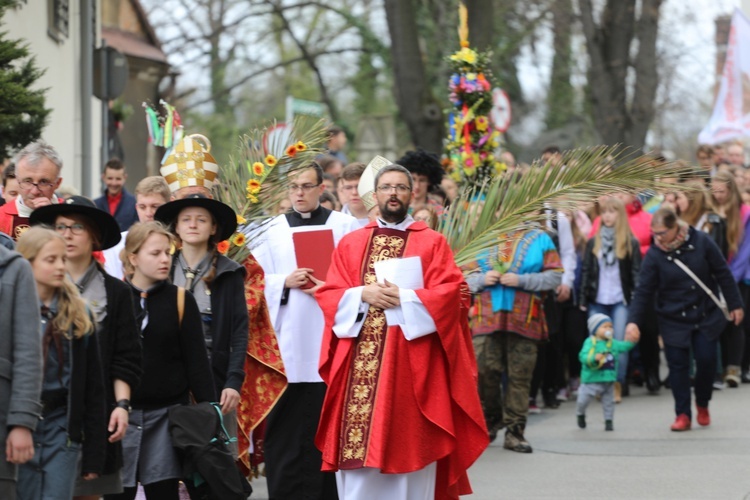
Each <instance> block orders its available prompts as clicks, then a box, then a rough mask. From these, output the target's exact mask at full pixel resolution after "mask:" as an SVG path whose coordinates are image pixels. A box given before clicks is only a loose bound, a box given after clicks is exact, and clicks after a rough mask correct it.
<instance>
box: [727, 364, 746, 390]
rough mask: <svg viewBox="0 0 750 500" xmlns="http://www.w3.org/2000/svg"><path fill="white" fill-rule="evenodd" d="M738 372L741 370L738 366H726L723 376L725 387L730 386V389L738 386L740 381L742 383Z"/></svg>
mask: <svg viewBox="0 0 750 500" xmlns="http://www.w3.org/2000/svg"><path fill="white" fill-rule="evenodd" d="M740 374H741V370H740V367H739V366H734V365H729V366H727V374H726V375H725V376H724V383H726V384H727V387H730V388H732V389H736V388H738V387H739V386H740V383H742V380H741V378H740Z"/></svg>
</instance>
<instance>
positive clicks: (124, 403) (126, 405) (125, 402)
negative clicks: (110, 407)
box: [115, 399, 133, 413]
mask: <svg viewBox="0 0 750 500" xmlns="http://www.w3.org/2000/svg"><path fill="white" fill-rule="evenodd" d="M115 408H122V409H123V410H125V411H127V412H128V413H130V412H131V411H133V407H132V406H130V400H129V399H121V400H119V401H118V402H117V403H115Z"/></svg>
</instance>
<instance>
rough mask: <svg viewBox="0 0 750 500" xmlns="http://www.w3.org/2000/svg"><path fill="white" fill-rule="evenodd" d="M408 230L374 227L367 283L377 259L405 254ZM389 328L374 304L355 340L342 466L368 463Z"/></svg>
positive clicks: (365, 270)
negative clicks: (381, 368)
mask: <svg viewBox="0 0 750 500" xmlns="http://www.w3.org/2000/svg"><path fill="white" fill-rule="evenodd" d="M408 234H409V233H408V232H405V231H398V230H394V229H386V228H377V229H375V230H374V231H373V233H372V236H370V242H369V244H368V249H367V254H366V256H365V260H364V262H363V265H362V270H361V272H362V283H363V284H365V285H370V284H372V283H375V281H376V278H375V263H376V262H379V261H381V260H388V259H394V258H398V257H401V256H402V255H403V253H404V248H405V247H406V240H407V238H408ZM387 329H388V326H387V324H386V321H385V312H383V310H382V309H378V308H376V307H373V306H370V309H369V310H368V311H367V317H366V318H365V322H364V325H363V326H362V330H361V331H360V333H359V336H358V337H357V338H356V339H355V341H354V356H353V360H352V367H351V370H350V371H349V380H348V382H347V385H346V396H345V398H344V408H343V412H342V425H341V436H340V437H339V440H340V446H339V449H340V450H341V452H340V457H339V468H340V469H359V468H362V467H364V466H365V461H366V459H367V450H368V445H369V443H370V432H371V430H372V416H373V411H374V409H375V396H376V395H377V389H378V380H379V378H380V367H381V364H382V361H383V353H384V352H385V343H386V330H387Z"/></svg>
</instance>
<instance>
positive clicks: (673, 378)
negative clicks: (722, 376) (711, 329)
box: [664, 331, 718, 416]
mask: <svg viewBox="0 0 750 500" xmlns="http://www.w3.org/2000/svg"><path fill="white" fill-rule="evenodd" d="M690 341H691V345H692V354H693V357H694V358H695V404H696V405H697V406H702V407H708V402H709V401H710V400H711V395H712V393H713V389H714V387H713V383H714V373H715V372H716V345H717V344H718V340H709V338H708V337H707V336H706V335H704V334H703V333H701V332H699V331H698V332H693V334H692V337H691V339H690ZM690 353H691V349H690V347H675V346H670V345H665V346H664V355H665V357H666V358H667V366H669V383H670V385H671V386H672V396H674V410H675V414H677V415H681V414H685V415H687V416H692V412H691V411H690Z"/></svg>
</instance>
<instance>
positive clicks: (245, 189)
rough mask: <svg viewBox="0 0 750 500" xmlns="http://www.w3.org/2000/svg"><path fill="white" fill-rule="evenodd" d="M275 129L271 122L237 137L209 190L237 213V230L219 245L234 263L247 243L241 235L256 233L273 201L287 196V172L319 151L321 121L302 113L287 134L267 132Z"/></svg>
mask: <svg viewBox="0 0 750 500" xmlns="http://www.w3.org/2000/svg"><path fill="white" fill-rule="evenodd" d="M276 128H277V125H276V124H275V123H273V124H271V125H269V126H266V127H258V128H254V129H251V130H250V131H249V132H248V133H246V134H245V135H243V136H242V137H241V138H239V141H238V144H237V147H236V148H235V152H234V154H233V155H230V157H229V163H228V165H225V166H223V167H222V169H221V174H220V176H219V177H220V182H219V184H218V186H217V187H216V188H215V190H214V191H215V192H214V194H215V197H216V199H218V200H219V201H221V202H223V203H226V204H227V205H229V206H230V207H232V208H233V209H234V211H235V212H236V213H237V222H238V232H237V233H235V235H234V236H233V237H232V239H231V240H230V241H228V242H227V243H225V244H224V245H223V246H222V248H221V250H223V251H224V253H226V255H227V256H228V257H229V258H231V259H233V260H235V261H237V262H242V261H243V260H244V259H245V258H246V257H247V255H248V253H249V252H250V248H252V246H253V241H246V238H249V239H253V238H256V237H257V236H258V235H259V234H261V233H262V231H263V226H264V225H265V223H266V222H268V221H269V220H270V219H271V216H273V215H276V212H275V208H276V206H277V205H278V203H279V201H280V200H281V199H282V198H284V197H286V196H287V187H288V177H289V173H290V172H293V171H294V170H297V169H299V168H301V167H303V166H305V165H309V164H310V163H311V162H312V161H313V160H314V159H315V158H316V157H317V156H318V155H320V154H321V153H322V152H323V151H322V149H320V148H321V146H322V145H323V143H324V140H325V133H326V125H325V122H324V121H323V120H319V119H313V118H310V117H305V116H302V117H298V118H296V119H295V121H294V123H293V125H292V127H291V129H290V130H289V129H287V130H288V133H281V134H280V133H271V132H272V131H273V130H275V129H276ZM269 155H270V157H269ZM250 235H252V236H250Z"/></svg>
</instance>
